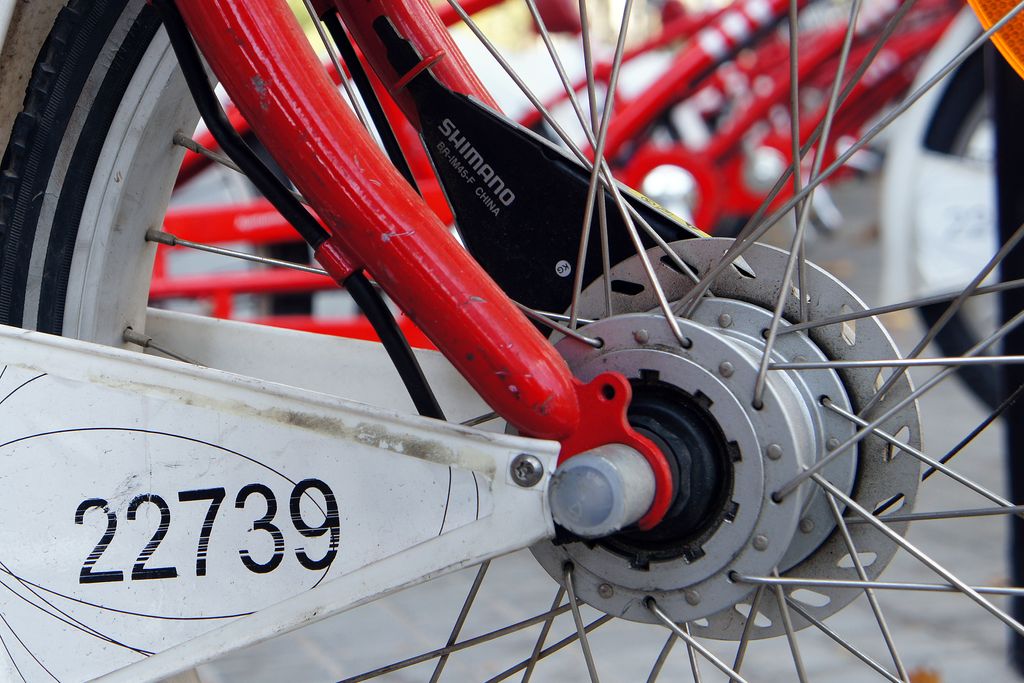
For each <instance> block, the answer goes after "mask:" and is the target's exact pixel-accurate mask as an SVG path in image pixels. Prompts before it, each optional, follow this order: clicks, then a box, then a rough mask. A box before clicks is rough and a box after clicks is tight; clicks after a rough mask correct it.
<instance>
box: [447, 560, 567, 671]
mask: <svg viewBox="0 0 1024 683" xmlns="http://www.w3.org/2000/svg"><path fill="white" fill-rule="evenodd" d="M490 566H491V561H490V560H488V561H486V562H482V563H481V564H480V569H478V570H477V572H476V576H475V577H474V578H473V584H472V585H471V586H470V587H469V593H468V594H467V595H466V600H465V602H463V603H462V610H461V611H460V612H459V616H458V618H457V619H456V620H455V625H454V626H453V627H452V632H451V635H449V636H448V642H447V643H446V644H445V647H451V646H452V645H454V644H455V641H456V640H457V639H458V637H459V633H460V632H461V631H462V626H463V624H465V623H466V617H467V616H469V610H470V609H471V608H472V607H473V603H474V602H475V601H476V596H477V594H478V593H479V592H480V584H482V583H483V582H484V575H485V574H487V568H488V567H490ZM556 607H557V605H556ZM449 656H451V655H450V654H449V653H447V652H446V653H444V654H443V655H441V656H440V657H438V659H437V665H436V666H435V667H434V673H433V675H432V676H431V677H430V683H437V681H438V679H440V678H441V672H442V671H444V665H445V664H447V663H448V657H449Z"/></svg>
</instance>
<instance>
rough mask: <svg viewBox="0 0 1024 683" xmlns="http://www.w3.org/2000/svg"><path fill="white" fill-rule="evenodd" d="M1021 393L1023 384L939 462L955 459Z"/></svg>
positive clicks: (931, 470)
mask: <svg viewBox="0 0 1024 683" xmlns="http://www.w3.org/2000/svg"><path fill="white" fill-rule="evenodd" d="M1022 393H1024V384H1021V385H1020V386H1018V387H1017V388H1016V389H1014V390H1013V392H1012V393H1011V394H1010V395H1009V396H1007V397H1006V398H1005V399H1003V401H1002V403H1000V404H999V405H998V406H996V409H995V410H993V411H992V412H991V413H989V415H988V417H986V418H985V419H984V420H982V421H981V422H980V423H979V424H978V426H977V427H975V428H974V429H972V430H971V433H970V434H968V435H967V436H965V437H964V438H963V439H961V440H960V442H959V443H958V444H957V445H955V446H953V448H951V449H949V452H948V453H946V454H945V455H944V456H942V457H941V458H939V462H941V463H942V464H943V465H945V464H946V463H947V462H949V461H950V460H952V459H953V458H955V457H956V456H957V455H958V454H959V453H960V452H961V451H963V449H964V448H966V447H967V444H969V443H971V442H972V441H974V439H976V438H977V437H978V435H979V434H981V433H982V432H983V431H985V430H986V429H987V428H988V426H989V425H990V424H992V423H993V422H995V421H996V420H997V419H999V418H1000V417H1001V416H1002V414H1003V413H1004V412H1006V410H1007V409H1008V408H1009V407H1010V406H1012V405H1013V404H1014V403H1016V402H1017V399H1018V398H1020V397H1021V394H1022ZM935 472H937V470H935V469H930V468H929V470H928V471H927V472H925V473H924V474H923V475H922V476H921V481H927V479H928V478H929V477H931V476H932V475H933V474H935Z"/></svg>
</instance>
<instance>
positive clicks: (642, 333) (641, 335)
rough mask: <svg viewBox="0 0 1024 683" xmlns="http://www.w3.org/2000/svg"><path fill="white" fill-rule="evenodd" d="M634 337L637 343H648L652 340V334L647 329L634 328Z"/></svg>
mask: <svg viewBox="0 0 1024 683" xmlns="http://www.w3.org/2000/svg"><path fill="white" fill-rule="evenodd" d="M633 339H634V340H636V343H637V344H646V343H647V342H649V341H650V340H651V334H650V332H648V331H647V330H633Z"/></svg>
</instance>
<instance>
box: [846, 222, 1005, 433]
mask: <svg viewBox="0 0 1024 683" xmlns="http://www.w3.org/2000/svg"><path fill="white" fill-rule="evenodd" d="M1022 239H1024V224H1022V225H1020V226H1019V227H1018V228H1017V229H1016V230H1015V231H1014V232H1013V235H1011V236H1010V239H1008V240H1006V242H1005V243H1004V244H1003V246H1002V247H1001V248H1000V249H999V251H997V252H996V253H995V255H994V256H993V257H992V258H991V259H989V261H988V263H986V264H985V266H984V267H983V268H982V269H981V270H980V271H978V273H977V274H976V275H975V276H974V279H972V280H971V282H970V284H968V285H967V287H966V288H964V291H963V292H961V293H960V295H959V296H958V297H957V298H956V299H954V300H953V302H952V303H951V304H949V306H948V307H947V308H946V310H945V311H943V313H942V315H941V316H939V319H938V320H936V321H935V324H933V325H932V326H931V327H930V328H928V332H927V333H925V335H924V337H922V338H921V340H920V341H919V342H918V343H917V345H915V346H914V348H913V349H912V350H911V351H910V353H908V354H907V357H908V358H917V356H919V355H921V353H922V352H923V351H924V350H925V348H926V347H927V346H928V345H929V344H930V343H931V342H932V340H933V339H935V337H936V336H938V334H939V332H941V331H942V329H943V328H944V327H945V326H946V323H948V322H949V321H950V320H952V319H953V316H954V315H956V313H957V311H959V310H960V308H961V307H962V306H963V304H964V302H965V301H967V299H968V298H969V297H970V295H971V292H973V291H975V290H976V289H977V288H978V287H980V286H981V283H982V281H983V280H984V279H985V278H986V277H988V275H989V273H991V272H992V271H993V270H994V269H995V268H996V267H997V266H998V265H999V264H1000V263H1002V262H1003V259H1005V258H1006V256H1007V254H1009V253H1010V252H1011V251H1012V250H1013V249H1014V247H1016V246H1017V244H1018V243H1019V242H1020V241H1021V240H1022ZM905 372H906V368H904V367H900V368H897V369H896V370H895V371H894V372H893V373H892V374H891V375H890V376H889V377H888V378H887V379H886V380H885V381H884V382H883V383H882V386H880V387H879V388H878V391H876V392H875V395H874V396H873V397H872V398H871V400H869V401H868V402H867V404H865V406H864V407H863V408H861V410H860V414H861V415H866V414H868V412H869V411H870V410H871V409H872V408H873V407H874V406H875V405H877V404H878V402H879V401H881V400H882V398H883V397H884V396H885V394H886V392H888V391H889V389H891V388H892V387H893V386H894V385H895V384H896V382H898V381H899V380H900V378H901V377H903V374H904V373H905Z"/></svg>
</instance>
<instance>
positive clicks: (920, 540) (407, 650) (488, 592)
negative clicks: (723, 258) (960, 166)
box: [202, 188, 1018, 683]
mask: <svg viewBox="0 0 1024 683" xmlns="http://www.w3.org/2000/svg"><path fill="white" fill-rule="evenodd" d="M845 200H846V201H847V202H848V203H852V204H854V205H856V204H859V203H862V202H871V201H873V198H872V195H871V192H870V188H866V190H865V188H855V190H854V191H853V192H852V193H851V195H850V196H848V197H845ZM861 213H863V214H865V215H866V213H867V212H865V211H863V209H862V210H861ZM871 237H872V236H871V228H870V225H861V226H860V228H859V229H857V230H853V231H851V232H850V233H848V234H846V235H844V236H843V237H842V238H841V239H837V240H833V241H828V240H823V239H817V240H815V241H814V245H813V253H814V254H815V255H816V256H815V258H816V259H817V260H818V261H819V262H822V263H824V264H825V265H827V266H829V267H831V268H832V269H833V270H834V271H838V272H839V273H840V274H841V275H842V276H843V277H846V278H849V279H850V280H852V281H853V282H854V283H856V284H858V285H859V286H860V291H863V292H864V294H865V297H866V298H867V299H868V300H869V301H871V300H872V299H874V298H875V297H877V292H875V291H873V290H872V286H873V285H874V283H875V282H876V280H877V278H876V277H875V273H876V271H877V268H876V263H877V258H878V254H877V250H876V247H875V242H874V241H873V240H872V239H871ZM889 322H890V324H891V325H892V327H893V329H894V332H895V334H896V336H897V337H898V338H899V340H900V342H901V343H902V344H904V345H905V344H907V343H908V342H910V343H912V342H913V340H914V335H915V334H918V333H919V331H918V330H917V325H916V322H915V321H914V319H913V318H912V317H911V316H902V317H897V318H894V319H892V320H890V321H889ZM923 374H925V375H927V374H928V373H923ZM921 411H922V414H923V416H924V439H925V445H926V450H927V451H928V452H929V453H933V454H942V453H944V452H945V451H946V450H947V449H948V448H950V447H951V446H952V445H954V444H955V443H956V442H957V441H959V440H960V438H961V437H962V436H963V435H964V434H966V433H967V432H969V431H970V430H971V428H972V427H973V426H974V425H975V424H977V423H978V422H979V421H980V420H981V419H982V418H983V417H984V413H983V410H982V408H981V406H980V405H979V404H978V403H976V402H975V401H974V400H973V399H972V398H971V397H970V396H969V395H968V394H967V393H966V392H965V391H963V390H962V388H960V387H959V386H958V385H955V384H949V385H948V386H945V388H943V389H941V390H940V391H936V392H933V393H931V394H929V395H928V396H927V397H926V398H925V399H924V400H923V401H922V404H921ZM1001 439H1002V433H1001V429H1000V428H999V426H998V424H997V425H996V426H994V427H993V428H991V429H989V430H988V431H987V432H985V433H984V434H983V435H982V436H981V437H979V438H978V439H977V440H976V441H975V442H974V443H973V444H972V445H971V447H969V449H967V451H965V452H964V453H963V454H962V455H961V457H960V458H958V460H957V461H956V466H957V468H958V469H959V470H960V471H961V472H962V473H964V474H965V475H968V476H970V477H972V478H975V479H976V480H977V481H979V482H981V483H983V484H984V485H986V486H988V487H990V488H992V489H994V490H996V491H1002V489H1003V483H1002V480H1003V459H1004V453H1003V448H1002V441H1001ZM986 505H987V503H986V501H985V500H984V499H982V498H980V497H979V496H977V495H976V494H974V493H972V492H969V491H967V490H966V489H965V488H964V487H963V486H961V485H959V484H956V483H954V482H951V481H949V480H945V479H944V478H942V477H941V476H937V477H933V478H932V479H931V480H930V481H929V482H928V484H927V485H926V486H925V487H924V488H923V493H922V495H921V498H920V499H919V505H918V509H919V510H943V509H950V508H957V507H985V506H986ZM909 538H910V540H911V541H912V542H913V543H914V544H917V545H918V546H919V547H921V548H922V549H923V550H925V551H926V552H928V553H930V554H931V555H932V556H933V557H934V558H935V559H936V560H938V561H939V562H940V563H942V564H944V565H946V566H948V567H949V568H950V569H952V570H953V571H954V572H956V573H957V574H958V575H959V576H960V577H962V578H963V579H964V580H966V581H968V582H971V583H975V584H984V585H999V584H1001V583H1004V582H1005V581H1006V559H1005V538H1006V528H1005V524H1004V522H1003V521H1001V520H1000V519H999V518H978V519H973V520H961V521H956V522H920V523H917V524H916V525H915V526H914V527H913V529H912V530H911V533H910V536H909ZM472 578H473V571H472V570H467V571H464V572H461V573H459V574H456V575H454V576H450V577H446V578H444V579H441V580H438V581H435V582H433V583H431V584H429V585H427V586H423V587H420V588H417V589H413V590H410V591H407V592H406V593H403V594H400V595H398V596H395V597H394V598H392V599H389V600H386V601H383V602H381V603H377V604H374V605H371V606H369V607H366V608H363V609H360V610H357V611H355V612H352V613H350V614H346V615H342V616H341V617H338V618H334V619H330V620H327V621H324V622H321V623H319V624H316V625H313V626H310V627H308V628H305V629H303V630H301V631H298V632H296V633H293V634H289V635H287V636H284V637H281V638H279V639H277V640H275V641H272V642H269V643H266V644H264V645H260V646H258V647H255V648H252V649H251V650H249V651H246V652H242V653H239V654H236V655H233V656H231V657H229V658H226V659H224V660H223V661H220V662H217V663H215V664H213V665H210V666H207V667H205V668H204V669H203V671H202V673H203V676H204V679H205V680H207V681H208V682H209V683H228V682H234V681H251V682H254V683H255V682H259V681H282V680H290V681H296V682H298V681H303V682H304V681H331V680H337V679H340V678H343V677H345V676H351V675H354V674H357V673H359V672H361V671H365V670H367V669H371V668H373V667H374V666H379V665H380V664H382V663H384V662H386V661H388V660H387V659H386V657H387V656H388V655H389V653H390V654H391V658H396V657H398V658H400V657H402V656H410V655H413V654H416V653H419V652H424V651H428V650H430V649H432V648H435V647H439V646H441V645H443V644H444V641H445V640H446V639H447V637H448V630H449V629H450V627H451V624H452V623H453V622H454V619H455V617H456V615H457V613H458V611H459V609H460V607H461V605H462V601H463V599H464V597H465V595H466V591H467V588H468V586H469V583H470V582H471V581H472ZM885 578H887V579H891V580H907V581H923V582H927V581H935V580H936V578H937V577H935V575H934V574H932V573H931V571H929V570H928V569H927V568H925V567H924V566H922V565H921V564H920V563H919V562H917V561H915V560H914V559H912V558H910V557H909V556H906V555H900V556H898V557H897V559H896V560H895V561H894V562H893V563H892V565H891V566H890V568H889V569H888V570H887V572H886V574H885ZM554 594H555V585H554V584H553V583H552V581H551V580H550V579H548V578H547V576H546V575H545V574H544V573H543V571H541V570H540V569H539V568H538V566H537V565H536V563H535V562H534V561H533V559H532V557H531V556H530V555H529V554H528V553H526V552H523V553H519V554H516V555H514V556H512V557H509V558H506V559H505V560H503V561H501V562H496V563H495V564H494V565H493V566H492V568H491V570H490V571H489V573H488V575H487V578H486V580H485V582H484V587H483V590H482V592H481V596H480V598H479V599H478V601H477V604H476V607H475V608H474V610H473V611H472V612H471V614H470V617H469V619H468V621H467V623H466V626H465V628H464V631H463V635H464V636H465V637H469V636H475V635H478V634H481V633H484V632H486V631H488V630H490V629H492V628H496V627H498V626H501V625H503V624H508V623H513V622H515V621H517V620H520V619H523V618H526V617H528V616H531V615H533V614H536V613H538V612H541V611H544V610H545V609H547V608H548V605H549V604H550V602H551V600H552V599H553V597H554ZM879 599H880V600H881V603H882V606H883V609H884V610H885V613H886V615H887V617H888V620H889V623H890V625H891V627H892V631H893V633H894V638H895V641H896V644H897V646H898V648H899V651H900V653H901V655H902V657H903V660H904V662H905V664H906V666H907V668H908V669H911V670H914V671H916V678H915V680H916V681H917V682H918V683H931V682H932V681H936V682H937V681H941V682H942V683H956V682H960V681H971V682H974V681H978V682H980V681H986V682H988V681H1007V682H1009V681H1016V680H1018V678H1017V677H1016V676H1015V675H1014V674H1013V672H1012V671H1011V670H1010V669H1009V668H1008V667H1007V666H1006V665H1005V664H1004V662H1005V661H1006V649H1005V647H1006V641H1007V629H1006V628H1005V627H1003V626H1002V625H1001V624H1000V623H999V622H997V621H996V620H995V619H994V618H992V617H991V616H989V615H988V614H987V613H986V612H984V611H983V610H982V609H981V608H980V607H978V606H977V605H975V604H973V603H972V602H970V601H969V600H968V599H966V598H964V597H962V596H959V595H945V594H933V593H915V594H903V593H900V594H892V593H885V594H881V595H880V598H879ZM996 602H997V603H999V600H998V599H997V600H996ZM584 614H585V617H588V618H589V619H593V618H596V616H597V614H596V613H594V612H593V611H590V610H589V609H588V610H585V613H584ZM829 626H830V627H831V628H833V629H834V630H835V631H836V632H837V633H840V634H842V635H843V637H845V638H849V639H850V641H851V642H852V643H854V644H855V645H856V647H858V648H859V649H861V650H862V651H863V652H865V653H866V654H868V655H869V656H871V657H873V658H875V659H876V660H877V661H879V662H881V663H883V664H886V665H889V666H890V668H891V660H890V659H888V654H887V651H886V649H885V647H884V645H883V642H882V639H881V637H880V635H879V632H878V628H877V626H876V625H875V621H874V617H873V616H872V614H871V612H870V611H869V610H868V608H867V605H866V602H865V600H864V599H863V598H862V599H860V600H858V601H857V602H855V603H854V604H852V605H851V606H849V607H848V608H846V609H845V610H843V611H842V612H841V613H840V614H839V615H837V616H836V617H834V618H833V619H832V620H830V621H829ZM538 630H539V628H538V627H536V626H535V627H533V628H531V629H526V630H523V631H519V632H517V633H515V634H513V635H510V636H506V637H504V638H501V639H498V640H496V641H492V643H490V644H489V645H488V646H485V647H482V648H480V649H479V650H478V651H474V652H472V653H470V654H460V655H457V656H454V657H453V658H452V659H451V660H450V661H449V662H448V664H447V667H446V669H445V675H444V678H443V680H450V681H479V680H485V679H487V678H488V677H490V676H492V675H494V674H495V673H497V672H500V671H502V670H504V669H505V668H506V667H508V666H511V665H513V664H515V663H516V662H518V661H519V660H520V659H522V658H524V657H528V656H529V653H530V651H531V649H532V647H533V644H534V642H535V639H536V637H537V633H538ZM573 631H574V629H573V626H572V622H571V619H570V618H569V617H568V616H567V615H565V616H562V617H560V618H559V619H558V620H556V622H555V626H554V629H553V632H552V635H551V636H550V637H549V639H548V643H553V642H556V641H557V640H559V639H561V638H562V637H564V636H566V635H568V634H570V633H572V632H573ZM665 638H666V634H665V632H664V631H663V630H660V629H657V628H654V627H650V626H643V625H637V624H629V623H622V622H615V623H612V624H609V625H607V626H604V627H602V628H600V629H599V630H597V631H596V632H595V633H594V634H593V636H592V645H593V647H594V649H595V652H596V658H597V663H598V666H599V669H600V671H601V674H602V680H604V681H642V680H646V677H647V675H648V672H649V671H650V668H651V665H652V664H653V662H654V661H655V659H656V658H657V655H658V652H659V650H660V649H661V647H662V645H663V644H664V642H665ZM396 646H397V649H398V651H399V652H398V654H397V655H395V654H394V653H393V652H391V649H392V648H394V647H396ZM799 646H800V651H801V653H802V656H803V660H804V663H805V665H806V667H807V671H808V677H809V679H810V680H815V681H837V682H843V683H846V682H849V683H856V682H860V681H870V680H882V679H880V678H879V677H878V676H877V675H876V674H874V673H873V672H871V671H870V670H868V669H867V668H866V667H864V666H863V665H862V664H861V663H860V662H858V661H857V660H855V659H853V658H852V657H851V656H849V655H848V654H847V653H846V652H845V651H844V650H843V649H841V648H840V647H839V646H838V645H836V644H835V643H834V642H833V641H831V640H829V639H828V638H827V637H825V636H824V635H823V634H821V633H819V632H816V631H815V630H814V629H813V628H809V629H805V630H803V631H801V632H800V634H799ZM708 647H709V648H710V649H711V650H712V651H714V652H716V653H718V654H720V655H721V656H722V657H723V658H725V659H727V660H730V661H731V659H732V657H733V654H734V646H732V645H730V644H721V643H708ZM545 664H546V666H543V667H541V669H540V670H538V672H537V675H536V676H535V677H534V679H533V680H537V681H540V680H543V681H575V680H585V678H586V672H585V669H584V668H583V658H582V655H581V652H580V649H579V647H578V646H576V645H572V646H570V647H567V648H565V649H564V650H563V651H562V652H561V653H559V654H558V655H555V656H553V657H551V658H550V660H548V661H547V662H545ZM701 669H702V673H703V676H704V680H705V681H710V680H722V677H721V676H719V675H717V672H715V671H713V670H712V669H711V667H710V666H708V664H707V662H702V665H701ZM432 671H433V664H432V663H427V664H425V665H420V666H415V667H411V668H408V669H404V670H402V671H400V672H396V673H393V674H391V675H390V676H386V677H384V678H383V679H382V680H389V681H410V682H411V681H427V680H429V679H430V676H431V673H432ZM743 672H744V673H745V675H747V676H748V677H749V679H750V680H751V681H767V682H775V681H790V680H796V674H795V672H794V667H793V662H792V659H791V657H790V655H789V649H788V648H787V646H786V643H785V640H784V639H775V640H772V641H764V642H757V643H754V644H753V645H752V647H751V649H750V652H749V654H748V657H747V662H746V664H745V665H744V668H743ZM928 672H931V673H933V674H934V675H935V677H934V678H929V677H927V675H926V674H927V673H928ZM514 680H519V677H515V678H514ZM660 680H665V681H688V680H691V673H690V666H689V663H688V661H687V657H686V649H685V647H683V646H682V645H678V646H676V647H675V648H674V650H673V651H672V652H671V654H670V656H669V659H668V662H667V664H666V666H665V670H664V672H663V674H662V677H661V679H660Z"/></svg>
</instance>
